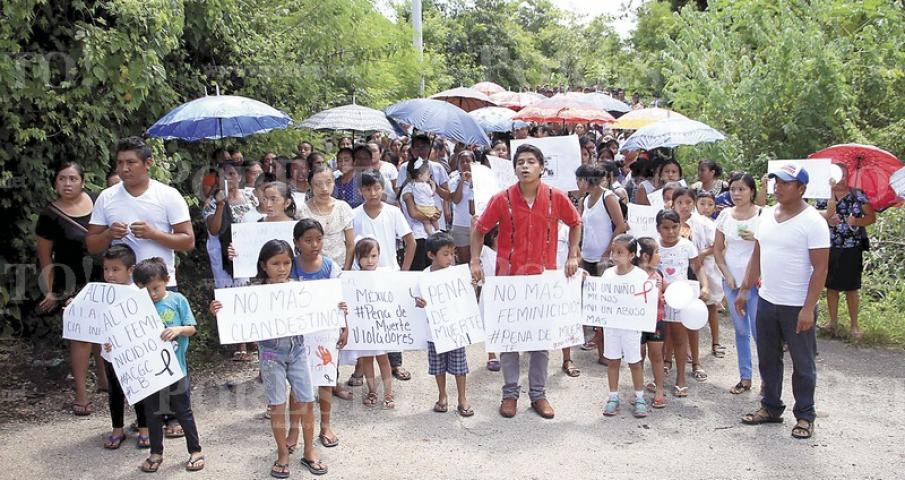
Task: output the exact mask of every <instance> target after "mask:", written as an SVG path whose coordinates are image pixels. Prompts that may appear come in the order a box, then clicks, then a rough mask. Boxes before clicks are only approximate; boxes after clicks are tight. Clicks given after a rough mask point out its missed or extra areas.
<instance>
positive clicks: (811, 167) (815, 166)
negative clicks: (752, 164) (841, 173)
mask: <svg viewBox="0 0 905 480" xmlns="http://www.w3.org/2000/svg"><path fill="white" fill-rule="evenodd" d="M786 164H792V165H795V166H796V167H802V168H804V170H805V171H806V172H808V187H807V188H806V189H805V191H804V198H820V199H826V198H830V193H831V192H830V190H831V189H830V176H831V175H832V171H831V169H830V165H832V161H831V160H830V159H828V158H809V159H807V160H770V161H769V162H767V173H774V172H778V171H779V169H780V168H781V167H782V166H783V165H786ZM775 183H776V181H775V180H773V179H772V178H771V179H770V180H769V181H768V182H767V193H770V194H772V193H773V185H774V184H775Z"/></svg>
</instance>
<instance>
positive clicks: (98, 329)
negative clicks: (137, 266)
mask: <svg viewBox="0 0 905 480" xmlns="http://www.w3.org/2000/svg"><path fill="white" fill-rule="evenodd" d="M135 291H136V288H135V287H133V286H130V285H115V284H112V283H99V282H91V283H89V284H88V285H85V288H83V289H82V290H81V291H79V293H78V294H77V295H76V296H75V297H74V298H73V299H72V303H70V304H69V305H67V306H66V307H65V308H64V309H63V338H65V339H67V340H78V341H81V342H90V343H103V342H104V340H105V339H106V338H107V337H106V328H105V327H104V316H105V315H109V313H108V310H109V309H110V306H112V305H113V304H115V303H119V302H120V301H122V300H123V299H124V298H126V297H128V296H129V295H131V294H133V293H135Z"/></svg>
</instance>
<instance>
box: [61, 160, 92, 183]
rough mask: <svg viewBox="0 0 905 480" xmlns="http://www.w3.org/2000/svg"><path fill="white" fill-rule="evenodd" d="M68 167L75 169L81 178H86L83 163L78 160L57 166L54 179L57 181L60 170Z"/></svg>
mask: <svg viewBox="0 0 905 480" xmlns="http://www.w3.org/2000/svg"><path fill="white" fill-rule="evenodd" d="M67 168H71V169H73V170H75V172H76V173H78V174H79V178H81V179H82V180H85V169H84V168H82V166H81V165H79V164H78V163H76V162H63V163H61V164H59V165H58V166H57V168H56V170H54V171H53V181H54V182H56V180H57V175H59V174H60V172H62V171H63V170H66V169H67Z"/></svg>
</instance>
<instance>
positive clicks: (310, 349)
mask: <svg viewBox="0 0 905 480" xmlns="http://www.w3.org/2000/svg"><path fill="white" fill-rule="evenodd" d="M338 341H339V330H338V329H335V330H324V331H322V332H315V333H309V334H308V335H305V354H306V355H307V356H308V370H309V371H310V372H311V385H312V386H313V387H314V388H317V387H335V386H336V375H337V372H338V370H337V366H338V365H339V350H338V349H337V348H336V342H338ZM312 393H314V392H312Z"/></svg>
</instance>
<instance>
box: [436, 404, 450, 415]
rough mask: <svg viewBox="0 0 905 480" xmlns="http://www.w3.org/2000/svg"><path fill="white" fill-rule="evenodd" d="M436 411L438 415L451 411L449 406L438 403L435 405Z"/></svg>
mask: <svg viewBox="0 0 905 480" xmlns="http://www.w3.org/2000/svg"><path fill="white" fill-rule="evenodd" d="M434 411H435V412H437V413H446V412H448V411H449V406H448V405H447V404H445V403H440V402H437V403H435V404H434Z"/></svg>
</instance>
